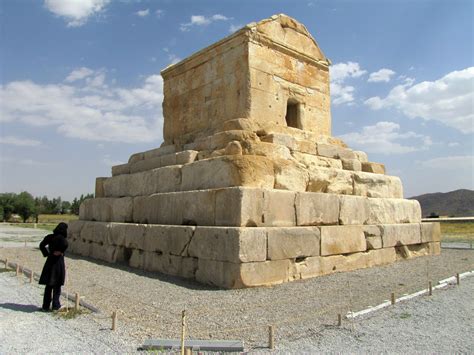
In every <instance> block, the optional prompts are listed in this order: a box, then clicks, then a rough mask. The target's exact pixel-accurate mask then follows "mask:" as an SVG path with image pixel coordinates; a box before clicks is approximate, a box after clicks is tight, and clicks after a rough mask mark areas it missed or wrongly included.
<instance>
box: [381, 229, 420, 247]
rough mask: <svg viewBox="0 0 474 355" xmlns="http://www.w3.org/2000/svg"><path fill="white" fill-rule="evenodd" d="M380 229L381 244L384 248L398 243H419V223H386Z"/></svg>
mask: <svg viewBox="0 0 474 355" xmlns="http://www.w3.org/2000/svg"><path fill="white" fill-rule="evenodd" d="M380 227H381V229H382V245H383V247H384V248H388V247H394V246H399V245H408V244H420V243H421V235H420V224H418V223H407V224H386V225H382V226H380Z"/></svg>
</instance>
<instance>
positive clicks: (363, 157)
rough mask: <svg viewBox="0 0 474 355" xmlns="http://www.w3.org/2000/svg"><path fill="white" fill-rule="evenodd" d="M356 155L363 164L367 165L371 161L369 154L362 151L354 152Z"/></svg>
mask: <svg viewBox="0 0 474 355" xmlns="http://www.w3.org/2000/svg"><path fill="white" fill-rule="evenodd" d="M354 154H355V155H356V157H357V159H358V160H359V161H360V162H361V163H366V162H368V161H369V158H368V157H367V153H365V152H362V151H360V150H355V151H354ZM361 167H362V165H361Z"/></svg>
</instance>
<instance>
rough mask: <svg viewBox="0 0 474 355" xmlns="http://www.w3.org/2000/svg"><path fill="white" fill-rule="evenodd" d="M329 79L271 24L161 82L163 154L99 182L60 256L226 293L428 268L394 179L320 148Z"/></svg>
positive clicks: (312, 50) (303, 45)
mask: <svg viewBox="0 0 474 355" xmlns="http://www.w3.org/2000/svg"><path fill="white" fill-rule="evenodd" d="M329 65H330V62H329V60H328V59H327V58H326V57H325V56H324V54H323V53H322V51H321V50H320V48H319V47H318V45H317V43H316V42H315V40H314V39H313V37H312V36H311V35H310V34H309V33H308V31H307V30H306V28H305V27H304V26H303V25H302V24H300V23H298V22H296V21H295V20H294V19H292V18H289V17H287V16H285V15H277V16H273V17H271V18H269V19H266V20H263V21H260V22H258V23H252V24H249V25H247V26H245V27H244V28H242V29H241V30H239V31H237V32H235V33H234V34H232V35H231V36H229V37H226V38H224V39H223V40H221V41H219V42H217V43H215V44H213V45H211V46H210V47H208V48H205V49H203V50H201V51H199V52H197V53H195V54H193V55H192V56H190V57H189V58H187V59H185V60H183V61H181V62H179V63H177V64H174V65H172V66H170V67H168V68H166V69H165V70H163V71H162V76H163V79H164V102H163V112H164V142H163V144H162V145H161V147H160V148H157V149H153V150H149V151H146V152H141V153H137V154H134V155H132V156H131V157H130V159H129V161H128V163H126V164H123V165H118V166H114V167H113V168H112V176H111V177H105V178H97V180H96V192H95V198H94V199H90V200H86V201H85V202H84V203H83V204H82V205H81V208H80V220H79V221H76V222H71V224H70V229H69V231H70V250H71V252H73V253H77V254H80V255H84V256H89V257H92V258H96V259H101V260H105V261H107V262H111V263H115V262H120V263H127V264H128V265H130V266H132V267H136V268H140V269H144V270H148V271H156V272H162V273H165V274H170V275H176V276H180V277H185V278H191V279H196V280H197V281H199V282H202V283H206V284H211V285H216V286H219V287H224V288H240V287H252V286H262V285H272V284H278V283H282V282H287V281H292V280H297V279H305V278H309V277H315V276H320V275H324V274H329V273H333V272H339V271H348V270H354V269H358V268H365V267H372V266H377V265H384V264H389V263H392V262H395V261H396V260H398V259H405V258H410V257H414V256H420V255H434V254H439V253H440V230H439V224H437V223H421V210H420V205H419V203H418V202H417V201H413V200H405V199H403V190H402V184H401V181H400V179H399V178H398V177H395V176H388V175H386V174H385V168H384V165H383V164H379V163H374V162H370V161H369V160H368V157H367V155H366V154H365V153H364V152H360V151H354V150H351V149H350V148H348V147H347V146H346V144H344V142H342V141H341V140H340V139H337V138H335V137H332V136H331V114H330V97H329Z"/></svg>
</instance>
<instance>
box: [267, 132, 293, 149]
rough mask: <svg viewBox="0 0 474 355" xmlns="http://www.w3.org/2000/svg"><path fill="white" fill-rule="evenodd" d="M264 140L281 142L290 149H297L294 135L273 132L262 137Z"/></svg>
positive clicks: (275, 142) (274, 142)
mask: <svg viewBox="0 0 474 355" xmlns="http://www.w3.org/2000/svg"><path fill="white" fill-rule="evenodd" d="M261 140H262V142H267V143H273V144H280V145H283V146H285V147H287V148H288V149H290V150H295V149H296V140H295V138H294V137H293V136H291V135H289V134H283V133H272V134H269V135H267V136H264V137H262V138H261Z"/></svg>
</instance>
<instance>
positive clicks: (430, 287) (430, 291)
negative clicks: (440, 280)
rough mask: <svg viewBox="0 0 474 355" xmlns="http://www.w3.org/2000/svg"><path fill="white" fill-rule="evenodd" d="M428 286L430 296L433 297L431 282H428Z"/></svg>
mask: <svg viewBox="0 0 474 355" xmlns="http://www.w3.org/2000/svg"><path fill="white" fill-rule="evenodd" d="M428 286H429V292H428V295H430V296H431V295H433V284H432V283H431V281H430V282H428Z"/></svg>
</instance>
